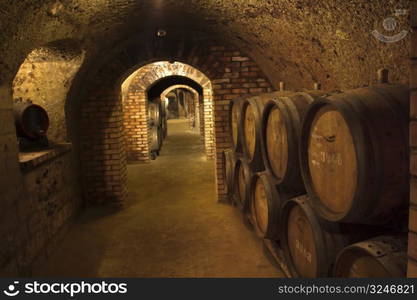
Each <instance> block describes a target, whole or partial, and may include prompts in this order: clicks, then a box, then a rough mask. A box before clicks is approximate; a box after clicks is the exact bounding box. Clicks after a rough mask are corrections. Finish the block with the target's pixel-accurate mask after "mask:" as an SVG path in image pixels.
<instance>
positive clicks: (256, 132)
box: [240, 92, 292, 172]
mask: <svg viewBox="0 0 417 300" xmlns="http://www.w3.org/2000/svg"><path fill="white" fill-rule="evenodd" d="M291 94H292V92H273V93H267V94H262V95H258V96H253V97H249V98H245V99H243V100H242V105H241V113H240V128H241V144H242V152H243V154H244V156H245V157H246V159H247V160H248V163H249V166H250V168H251V170H252V171H254V172H261V171H263V170H265V166H264V163H263V159H262V151H263V150H262V148H263V147H264V144H263V140H262V113H263V110H264V106H265V104H266V103H267V102H269V101H270V100H271V99H274V98H276V97H280V96H288V95H291Z"/></svg>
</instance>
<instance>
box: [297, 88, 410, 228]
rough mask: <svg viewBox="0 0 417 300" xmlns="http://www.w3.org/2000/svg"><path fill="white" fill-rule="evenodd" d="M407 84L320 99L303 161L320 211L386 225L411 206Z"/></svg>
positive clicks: (310, 116) (304, 141)
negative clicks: (396, 212) (397, 210)
mask: <svg viewBox="0 0 417 300" xmlns="http://www.w3.org/2000/svg"><path fill="white" fill-rule="evenodd" d="M408 105H409V91H408V88H407V87H405V86H397V85H393V86H391V85H378V86H373V87H368V88H361V89H356V90H351V91H347V92H344V93H340V94H333V95H331V96H329V97H326V98H325V99H323V98H322V99H319V100H316V101H314V102H313V103H312V104H311V105H310V108H309V110H308V112H307V114H306V117H305V119H304V123H303V128H302V133H301V144H300V163H301V168H302V176H303V179H304V183H305V186H306V190H307V192H308V194H309V195H310V197H311V200H312V202H313V207H314V209H315V211H316V212H317V214H318V215H319V216H320V217H321V218H324V219H326V220H329V221H334V222H351V223H364V224H366V223H373V224H378V223H380V224H382V223H385V222H387V221H388V220H389V219H390V217H391V216H392V210H393V209H394V208H399V207H401V206H407V201H408V200H407V199H408V168H409V163H408V156H409V154H408Z"/></svg>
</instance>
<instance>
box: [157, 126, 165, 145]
mask: <svg viewBox="0 0 417 300" xmlns="http://www.w3.org/2000/svg"><path fill="white" fill-rule="evenodd" d="M163 143H164V129H163V128H162V126H158V146H159V150H161V149H162V145H163Z"/></svg>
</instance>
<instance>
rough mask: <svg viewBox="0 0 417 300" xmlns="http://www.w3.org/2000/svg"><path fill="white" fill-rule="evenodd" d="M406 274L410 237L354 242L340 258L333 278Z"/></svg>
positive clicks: (383, 237)
mask: <svg viewBox="0 0 417 300" xmlns="http://www.w3.org/2000/svg"><path fill="white" fill-rule="evenodd" d="M406 274H407V235H406V234H402V235H388V236H387V235H385V236H378V237H375V238H372V239H370V240H366V241H363V242H359V243H355V244H353V245H350V246H348V247H346V248H344V249H343V250H342V251H340V253H339V255H338V256H337V259H336V263H335V266H334V271H333V276H334V277H344V278H353V277H354V278H389V277H393V278H402V277H406Z"/></svg>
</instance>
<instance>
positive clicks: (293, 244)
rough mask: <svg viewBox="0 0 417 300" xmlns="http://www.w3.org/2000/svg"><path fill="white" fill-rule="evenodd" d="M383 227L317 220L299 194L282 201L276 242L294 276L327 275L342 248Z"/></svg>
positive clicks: (313, 276) (380, 230)
mask: <svg viewBox="0 0 417 300" xmlns="http://www.w3.org/2000/svg"><path fill="white" fill-rule="evenodd" d="M385 231H386V229H385V228H382V227H375V226H369V225H358V224H341V223H335V222H328V221H325V220H320V219H319V218H318V217H317V216H316V214H315V212H314V210H313V209H312V207H311V204H310V199H309V198H308V197H307V196H301V197H296V198H293V199H291V200H288V201H287V202H286V203H285V204H284V205H283V208H282V212H281V239H280V244H281V247H282V249H283V252H284V256H285V260H286V262H287V264H288V267H289V270H290V272H291V273H292V275H293V276H294V277H306V278H320V277H329V276H331V273H332V269H333V265H334V262H335V259H336V256H337V254H338V253H339V252H340V251H341V250H342V249H343V248H345V247H346V246H348V245H350V244H353V243H356V242H359V241H362V240H365V239H368V238H371V237H374V236H377V235H380V234H382V233H384V232H385Z"/></svg>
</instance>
